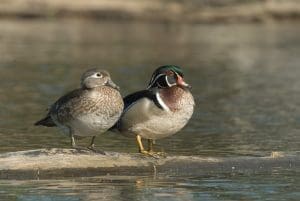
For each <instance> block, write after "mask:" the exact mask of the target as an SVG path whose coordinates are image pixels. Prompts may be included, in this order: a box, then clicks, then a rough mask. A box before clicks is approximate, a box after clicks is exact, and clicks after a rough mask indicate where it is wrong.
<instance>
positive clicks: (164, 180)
mask: <svg viewBox="0 0 300 201" xmlns="http://www.w3.org/2000/svg"><path fill="white" fill-rule="evenodd" d="M295 173H296V172H288V171H279V172H273V173H268V174H264V175H261V174H252V175H247V174H215V175H207V176H201V177H170V176H166V175H160V176H155V177H147V176H144V177H142V176H139V177H132V176H131V177H126V176H122V177H121V176H104V177H92V178H75V179H71V180H40V181H2V182H1V181H0V188H1V190H0V199H1V200H4V199H5V200H22V201H39V200H55V201H66V200H67V201H81V200H86V201H94V200H95V201H96V200H99V199H100V200H124V201H129V200H133V201H135V200H136V201H138V200H156V201H158V200H162V201H169V200H178V201H179V200H189V201H196V200H297V199H296V198H299V196H300V193H299V191H297V188H299V182H300V181H299V178H295V177H294V174H295ZM283 174H284V175H285V176H284V177H281V175H283ZM262 176H263V177H264V180H261V179H260V178H261V177H262ZM3 192H5V193H3Z"/></svg>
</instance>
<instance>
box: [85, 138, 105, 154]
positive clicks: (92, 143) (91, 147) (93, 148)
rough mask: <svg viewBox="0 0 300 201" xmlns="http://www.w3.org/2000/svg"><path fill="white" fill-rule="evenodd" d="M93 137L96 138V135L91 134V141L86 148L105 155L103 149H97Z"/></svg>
mask: <svg viewBox="0 0 300 201" xmlns="http://www.w3.org/2000/svg"><path fill="white" fill-rule="evenodd" d="M95 139H96V136H93V137H92V141H91V143H90V145H89V146H88V147H87V148H88V149H89V150H91V151H93V152H95V153H99V154H103V155H105V152H104V151H102V150H98V149H96V148H95V143H94V141H95Z"/></svg>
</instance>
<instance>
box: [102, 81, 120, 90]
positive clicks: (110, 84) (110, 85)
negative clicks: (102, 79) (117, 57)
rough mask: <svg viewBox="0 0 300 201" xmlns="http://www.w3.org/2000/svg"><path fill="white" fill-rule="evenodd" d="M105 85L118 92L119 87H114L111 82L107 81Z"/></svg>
mask: <svg viewBox="0 0 300 201" xmlns="http://www.w3.org/2000/svg"><path fill="white" fill-rule="evenodd" d="M105 85H106V86H109V87H112V88H114V89H116V90H118V91H119V90H120V87H119V86H118V85H116V84H115V83H114V82H113V81H112V80H108V81H107V82H106V84H105Z"/></svg>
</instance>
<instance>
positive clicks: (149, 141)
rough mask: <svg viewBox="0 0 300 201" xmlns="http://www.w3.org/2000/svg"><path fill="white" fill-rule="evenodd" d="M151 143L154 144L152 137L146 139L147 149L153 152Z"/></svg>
mask: <svg viewBox="0 0 300 201" xmlns="http://www.w3.org/2000/svg"><path fill="white" fill-rule="evenodd" d="M153 144H154V142H153V140H152V139H148V151H149V152H154V151H153Z"/></svg>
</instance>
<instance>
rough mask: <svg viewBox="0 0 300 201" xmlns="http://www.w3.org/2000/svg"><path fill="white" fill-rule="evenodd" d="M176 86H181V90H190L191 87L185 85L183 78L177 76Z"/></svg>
mask: <svg viewBox="0 0 300 201" xmlns="http://www.w3.org/2000/svg"><path fill="white" fill-rule="evenodd" d="M177 85H178V86H181V87H183V88H191V86H190V85H189V84H188V83H186V82H185V81H184V80H183V78H182V77H181V76H179V75H178V78H177Z"/></svg>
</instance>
